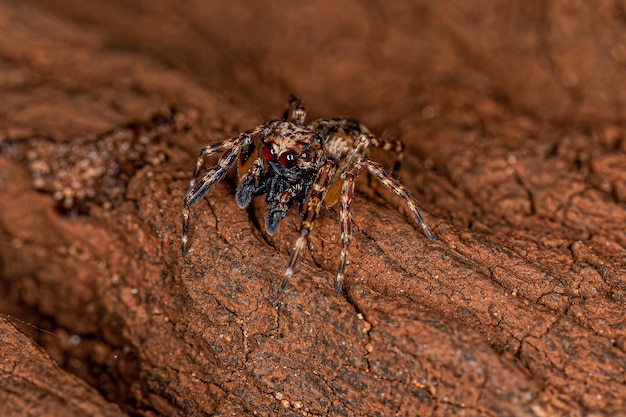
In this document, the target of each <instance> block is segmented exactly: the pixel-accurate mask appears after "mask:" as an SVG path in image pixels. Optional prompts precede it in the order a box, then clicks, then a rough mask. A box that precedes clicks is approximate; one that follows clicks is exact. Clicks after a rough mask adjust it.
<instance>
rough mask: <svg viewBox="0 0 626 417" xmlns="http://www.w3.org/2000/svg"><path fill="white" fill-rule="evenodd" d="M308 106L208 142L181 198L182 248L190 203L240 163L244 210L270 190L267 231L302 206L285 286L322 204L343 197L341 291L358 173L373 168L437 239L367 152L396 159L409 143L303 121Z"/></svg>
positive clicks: (352, 127) (344, 123) (342, 124)
mask: <svg viewBox="0 0 626 417" xmlns="http://www.w3.org/2000/svg"><path fill="white" fill-rule="evenodd" d="M305 117H306V110H305V109H304V107H303V105H302V103H301V102H300V100H299V99H297V98H295V97H292V98H291V100H290V103H289V107H288V109H287V111H285V114H284V116H283V119H282V120H274V121H270V122H267V123H264V124H262V125H259V126H257V127H255V128H253V129H251V130H248V131H247V132H244V133H241V134H240V135H239V136H237V137H235V138H231V139H226V140H224V141H222V142H218V143H213V144H210V145H207V146H205V147H204V148H203V149H202V151H201V153H200V155H199V156H198V159H197V162H196V169H195V171H194V173H193V177H192V179H191V182H190V184H189V189H188V190H187V192H186V193H185V197H184V199H183V234H182V252H183V256H185V255H186V254H187V250H188V248H187V241H188V233H189V216H190V210H191V206H193V205H194V204H195V203H197V202H198V200H200V199H201V198H202V197H203V196H204V195H205V194H206V193H207V192H208V191H209V190H210V189H211V188H213V186H215V184H217V183H218V182H219V181H221V180H222V179H223V178H224V177H225V176H226V173H227V172H228V171H229V170H230V169H231V168H232V166H233V165H234V164H235V162H237V164H238V165H237V174H238V178H239V185H238V186H237V189H236V191H235V201H236V202H237V206H239V207H240V208H246V207H248V205H249V204H250V202H251V201H252V197H257V196H260V195H263V194H265V201H266V202H267V205H268V206H269V210H268V212H267V215H266V216H265V230H266V231H267V233H268V234H269V235H270V236H271V235H274V233H276V230H277V229H278V225H279V223H280V221H281V220H282V219H283V218H284V217H285V215H286V214H287V210H289V208H290V207H291V206H293V205H294V204H296V203H298V204H299V206H300V214H301V217H302V223H301V227H300V237H299V238H298V239H297V240H296V243H295V246H294V250H293V253H292V255H291V259H290V261H289V264H288V266H287V269H286V271H285V274H284V276H283V279H282V282H281V284H280V289H281V290H283V289H284V288H285V286H286V285H287V282H288V281H289V279H290V278H291V276H292V275H293V269H294V267H295V265H296V263H297V262H298V259H299V258H300V255H301V253H302V251H303V250H304V247H305V245H306V241H307V235H308V234H309V233H310V232H311V230H313V223H314V222H315V219H316V217H317V214H318V213H319V211H320V208H321V207H322V205H323V206H326V207H330V206H332V205H333V204H335V203H336V202H337V201H340V203H341V207H340V211H339V214H340V220H341V229H340V232H341V233H340V234H341V239H340V240H341V254H340V258H339V270H338V272H337V281H336V285H335V290H336V291H337V292H341V291H342V286H343V278H344V270H345V267H346V263H347V258H348V246H350V242H351V240H352V208H351V207H350V204H351V202H352V195H353V193H354V184H355V180H356V177H357V175H358V174H359V171H360V170H361V169H362V168H367V170H368V172H369V173H370V174H371V175H372V176H373V177H374V178H376V179H378V180H379V181H380V182H381V183H382V184H383V185H384V186H385V188H387V189H388V190H389V191H391V192H392V193H393V194H395V195H397V196H399V197H401V198H403V199H404V201H405V203H406V204H407V206H408V208H409V210H410V211H411V213H412V214H413V217H414V218H415V220H416V221H417V223H418V224H419V225H420V226H421V227H422V230H423V231H424V234H425V235H426V237H428V239H430V240H436V237H435V235H434V234H433V233H432V232H431V231H430V229H429V228H428V226H427V225H426V223H424V221H423V220H422V216H421V215H420V211H419V206H418V204H417V202H416V201H415V199H414V198H413V197H412V196H411V194H410V192H409V191H408V190H407V189H406V187H404V186H403V185H402V184H400V183H399V182H398V181H397V180H395V179H394V178H393V177H391V176H390V175H389V174H387V173H386V172H385V170H384V168H383V167H382V165H381V164H379V163H378V162H375V161H373V160H371V159H369V158H368V157H367V155H368V148H369V147H371V146H374V147H377V148H381V149H384V150H392V151H395V152H396V154H397V157H398V161H399V160H400V159H401V157H402V152H403V149H404V146H403V144H402V142H400V141H397V140H393V141H391V140H387V139H384V138H379V137H377V136H374V135H372V134H371V133H370V131H369V130H368V128H367V127H365V126H364V125H363V124H362V123H360V122H358V121H356V120H354V119H349V118H345V117H337V118H333V119H317V120H314V121H312V122H311V123H308V124H305V121H304V120H305ZM218 153H219V154H221V157H220V159H219V160H218V162H217V165H215V166H213V167H212V168H210V169H208V170H207V171H206V173H205V174H204V175H203V176H202V178H201V179H200V180H199V181H198V182H196V179H197V178H198V175H199V173H200V169H201V168H202V166H203V164H204V160H205V158H207V157H210V156H212V155H215V154H218Z"/></svg>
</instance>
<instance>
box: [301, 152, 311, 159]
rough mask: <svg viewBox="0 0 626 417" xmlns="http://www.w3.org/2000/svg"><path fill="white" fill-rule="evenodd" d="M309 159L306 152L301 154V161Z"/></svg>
mask: <svg viewBox="0 0 626 417" xmlns="http://www.w3.org/2000/svg"><path fill="white" fill-rule="evenodd" d="M308 157H309V155H308V154H307V153H306V152H302V153H301V154H300V159H307V158H308Z"/></svg>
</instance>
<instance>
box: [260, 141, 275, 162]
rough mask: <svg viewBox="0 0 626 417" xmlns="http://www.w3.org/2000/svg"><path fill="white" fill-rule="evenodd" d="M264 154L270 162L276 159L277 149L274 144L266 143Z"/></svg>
mask: <svg viewBox="0 0 626 417" xmlns="http://www.w3.org/2000/svg"><path fill="white" fill-rule="evenodd" d="M263 156H264V157H265V159H266V160H268V161H270V162H274V161H276V151H275V150H274V147H273V146H272V145H266V146H264V147H263Z"/></svg>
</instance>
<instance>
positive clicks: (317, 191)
mask: <svg viewBox="0 0 626 417" xmlns="http://www.w3.org/2000/svg"><path fill="white" fill-rule="evenodd" d="M333 168H334V166H333V163H332V161H327V162H326V163H325V164H324V165H323V166H322V168H321V169H320V171H319V174H318V175H317V178H316V180H315V183H313V186H312V187H311V191H310V192H309V197H308V199H307V201H306V202H305V207H306V208H305V212H304V218H303V219H302V224H301V226H300V237H298V240H296V243H295V245H294V248H293V253H292V254H291V259H290V260H289V264H288V266H287V269H286V270H285V275H283V280H282V281H281V283H280V290H281V291H283V290H284V289H285V286H286V285H287V283H288V282H289V279H290V278H291V277H292V276H293V269H294V267H295V266H296V264H297V263H298V260H299V259H300V255H301V253H302V251H303V250H304V247H305V246H306V239H307V236H308V234H309V233H310V232H311V231H312V230H313V224H314V223H315V219H316V217H317V214H318V213H319V211H320V208H321V207H322V201H323V200H324V195H325V194H326V191H327V190H328V184H329V182H330V179H331V178H332V174H333Z"/></svg>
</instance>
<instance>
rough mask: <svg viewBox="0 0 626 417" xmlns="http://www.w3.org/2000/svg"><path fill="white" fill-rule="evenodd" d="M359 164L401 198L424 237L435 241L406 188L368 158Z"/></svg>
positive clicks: (417, 205) (435, 238) (415, 202)
mask: <svg viewBox="0 0 626 417" xmlns="http://www.w3.org/2000/svg"><path fill="white" fill-rule="evenodd" d="M359 164H362V165H365V166H366V167H367V170H368V171H369V172H370V174H372V175H373V176H374V177H376V178H377V179H378V180H379V181H380V182H381V183H382V184H383V185H384V186H385V188H386V189H388V190H389V191H391V192H392V193H394V194H395V195H397V196H398V197H402V198H403V199H404V201H405V203H406V205H407V206H408V208H409V210H410V211H411V213H412V214H413V217H414V218H415V221H416V222H417V223H418V224H419V225H420V227H421V228H422V231H423V232H424V235H426V237H427V238H428V239H430V240H433V241H434V240H437V237H436V236H435V235H434V233H433V232H432V231H431V230H430V228H429V227H428V225H426V223H424V219H422V215H421V214H420V207H419V204H417V201H415V198H413V196H412V195H411V193H410V192H409V190H407V188H406V187H405V186H404V185H402V184H400V182H398V180H396V179H394V178H393V177H392V176H391V175H389V174H387V173H386V172H385V169H384V168H383V166H382V165H381V164H379V163H378V162H374V161H372V160H371V159H368V158H362V159H361V161H359Z"/></svg>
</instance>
